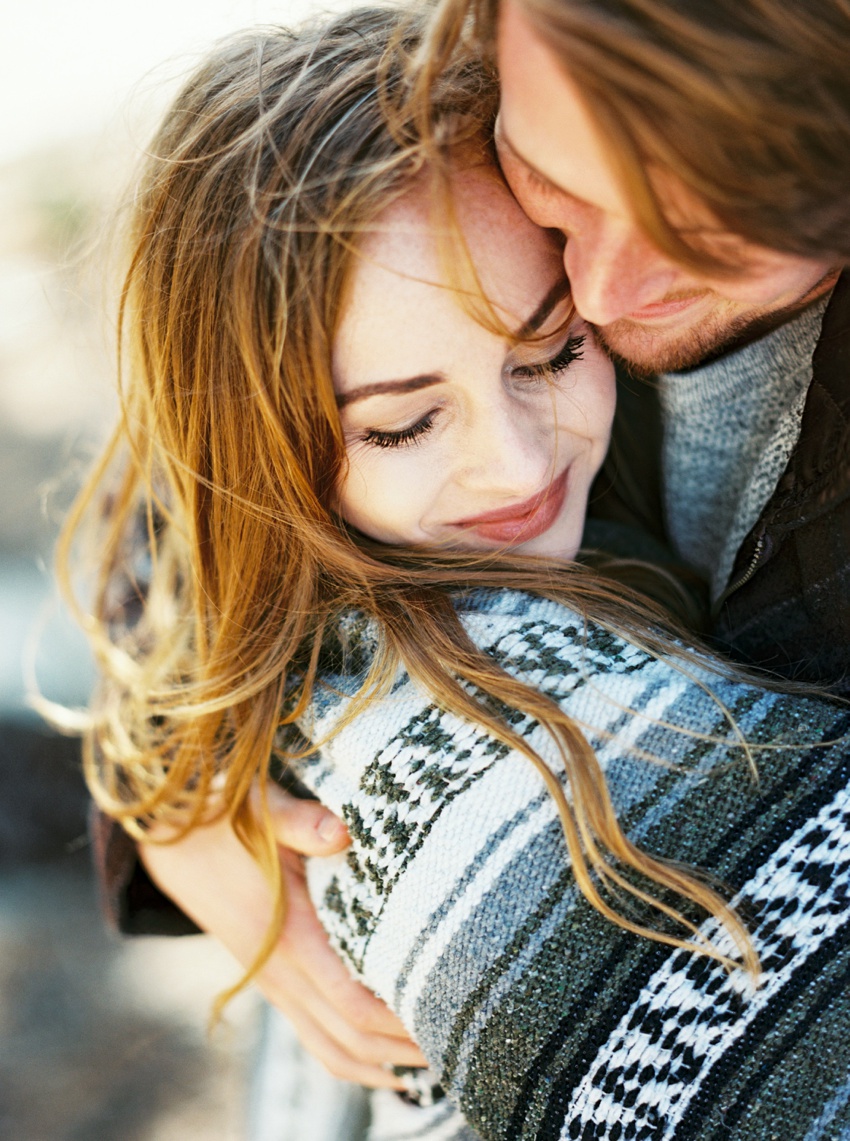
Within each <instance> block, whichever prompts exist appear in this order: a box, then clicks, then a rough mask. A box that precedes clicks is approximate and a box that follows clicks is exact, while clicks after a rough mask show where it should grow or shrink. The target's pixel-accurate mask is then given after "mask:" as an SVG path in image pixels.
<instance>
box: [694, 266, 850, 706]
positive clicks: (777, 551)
mask: <svg viewBox="0 0 850 1141" xmlns="http://www.w3.org/2000/svg"><path fill="white" fill-rule="evenodd" d="M813 365H814V372H813V378H812V383H811V387H810V388H809V392H808V396H807V397H806V404H805V408H804V411H803V421H802V426H801V431H800V438H799V441H798V443H797V446H796V448H795V449H794V451H793V453H792V455H791V458H790V460H789V461H788V466H787V468H786V469H785V473H784V474H783V476H782V478H781V479H780V481H779V484H778V486H777V489H776V491H775V493H774V495H773V497H772V498H771V500H770V502H769V503H768V504H767V506H766V507H765V508H764V510H763V511H762V513H761V517H760V518H759V520H758V522H757V524H756V526H755V527H754V528H753V530H752V532H751V533H750V535H749V536H748V537H747V539H746V540H745V542H744V543H743V545H742V547H741V549H740V551H739V552H738V557H737V559H736V561H735V566H734V569H733V572H732V576H731V578H730V586H729V587H728V588H727V590H726V593H725V595H724V596H723V597H722V598H721V600H720V604H719V605H718V607H717V608H716V613H715V616H714V634H715V636H716V638H717V641H718V644H719V645H720V646H722V647H723V648H724V649H726V650H727V651H728V652H730V653H731V655H732V656H733V657H734V658H736V659H737V660H739V661H744V662H747V663H751V664H754V665H758V666H761V667H763V668H765V669H769V670H772V671H775V672H776V673H779V674H781V675H782V676H783V677H790V678H796V679H800V680H805V681H813V682H819V683H821V684H823V685H827V686H829V687H830V688H832V689H834V690H835V691H836V692H839V693H841V694H843V695H845V696H847V695H850V271H845V273H844V274H843V275H842V276H841V278H840V279H839V281H838V284H837V285H836V287H835V290H834V291H833V295H832V298H831V300H830V303H829V306H828V308H827V310H826V314H825V316H824V323H823V329H822V331H821V336H820V339H819V341H818V345H817V348H816V350H815V355H814V360H813Z"/></svg>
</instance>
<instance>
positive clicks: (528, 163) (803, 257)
mask: <svg viewBox="0 0 850 1141" xmlns="http://www.w3.org/2000/svg"><path fill="white" fill-rule="evenodd" d="M468 6H469V5H468V0H444V3H443V4H442V5H441V6H440V7H439V8H438V9H437V11H436V13H435V35H434V37H433V43H434V44H435V45H441V50H442V49H443V48H445V46H446V45H447V44H448V45H449V46H451V43H452V40H453V39H454V40H455V41H456V40H458V39H459V37H460V31H461V26H462V21H463V18H464V16H465V15H466V14H467V13H466V9H467V7H468ZM474 15H475V17H476V21H475V24H474V29H475V31H474V36H475V37H477V39H475V41H474V43H473V50H478V49H479V47H480V46H481V45H483V47H484V49H485V50H488V49H489V48H491V47H492V48H493V49H494V54H495V58H496V60H497V63H498V67H499V73H500V80H501V84H502V105H501V112H500V116H499V120H498V124H497V130H496V140H497V146H498V149H499V155H500V159H501V162H502V164H503V168H504V170H505V174H506V176H507V178H508V180H509V182H510V184H511V186H512V189H513V190H514V192H515V194H516V195H517V197H518V199H519V200H520V202H521V204H522V205H523V206H524V208H525V209H526V211H527V212H528V213H529V215H530V216H531V217H532V218H533V219H534V220H535V221H537V222H539V223H541V224H543V225H546V226H550V227H553V228H555V229H558V230H560V231H561V232H562V233H563V234H564V236H565V239H566V242H565V251H564V260H565V265H566V268H567V271H568V273H569V276H570V279H571V282H572V287H573V293H574V297H575V301H576V305H577V307H578V309H579V312H580V313H581V314H582V316H584V317H585V318H586V319H587V320H588V321H589V322H591V323H592V324H593V325H594V326H595V327H596V329H597V330H598V333H599V335H600V336H601V337H602V339H603V340H604V342H605V343H606V345H607V346H608V348H609V350H610V351H611V352H612V353H613V354H614V355H615V356H617V357H618V358H619V359H620V360H621V361H622V362H623V363H624V364H625V365H626V366H627V367H628V368H629V369H630V370H631V371H632V372H637V373H641V374H654V373H657V374H660V376H661V380H660V388H659V392H660V397H661V400H660V415H661V418H662V429H663V441H664V442H663V454H662V479H663V492H664V501H665V504H664V506H665V511H666V526H667V529H668V531H669V538H670V540H671V541H672V543H673V545H674V546H675V547H676V549H677V551H678V553H679V554H680V555H681V556H682V557H683V558H685V559H686V560H687V561H689V562H690V563H691V564H692V565H693V566H694V567H695V568H696V569H697V570H698V571H700V572H701V573H702V574H703V575H705V576H706V577H707V578H709V579H710V582H711V590H712V596H713V600H714V603H715V614H716V618H715V632H716V635H717V637H718V638H719V639H720V640H721V641H723V642H724V643H725V644H727V645H728V646H730V647H731V648H732V649H733V650H734V651H735V652H736V653H737V654H738V655H739V656H741V657H744V658H746V659H749V660H754V661H757V662H759V663H761V664H763V665H766V666H771V667H773V668H777V669H782V670H784V671H785V672H786V673H791V674H793V675H795V676H797V675H802V676H807V677H811V678H817V679H819V680H821V681H824V682H826V683H829V684H840V682H841V679H842V677H843V675H844V673H845V671H847V669H848V666H850V608H848V606H847V605H846V602H845V598H846V591H847V587H848V586H850V558H848V541H850V514H848V510H850V509H848V507H847V504H848V491H850V463H848V458H850V438H848V431H847V425H848V424H849V423H850V407H848V406H847V401H848V400H850V395H848V392H847V391H846V390H847V389H848V388H850V386H848V384H847V379H846V378H847V371H848V367H850V312H848V310H850V303H848V300H847V292H848V290H847V284H846V281H845V278H846V275H845V278H842V277H841V272H842V268H843V266H844V265H846V264H847V263H848V262H850V193H848V187H850V12H848V9H847V5H846V2H845V0H808V3H802V2H800V0H794V2H793V3H792V0H770V2H769V3H756V2H754V0H716V2H715V3H711V4H709V3H706V2H705V0H525V2H523V3H519V2H517V0H503V2H502V3H501V4H497V3H495V0H491V2H490V3H487V4H482V5H481V6H480V8H478V9H476V11H475V12H474ZM434 50H435V51H436V48H435V49H434ZM446 50H447V49H446ZM813 375H814V382H813ZM651 391H652V390H650V389H646V390H645V392H644V393H643V394H642V395H639V397H638V403H640V404H642V405H643V404H648V403H650V401H649V397H648V395H647V394H648V393H651ZM649 411H650V413H651V411H652V410H651V409H650V410H649ZM650 466H651V465H650ZM649 478H650V475H649V473H648V475H647V479H649ZM638 482H640V481H639V480H638ZM627 506H629V505H627ZM651 522H652V523H653V525H654V526H655V527H656V529H657V530H658V531H659V533H660V529H661V527H662V523H663V522H664V521H663V520H661V519H660V518H658V519H655V520H654V521H651ZM275 804H276V807H275V812H276V818H277V820H278V822H279V837H280V841H281V844H282V846H283V847H284V848H288V849H292V850H294V851H295V852H303V853H307V854H329V853H330V852H333V851H337V850H339V849H340V848H342V847H344V846H345V843H346V836H345V832H344V829H343V828H342V826H341V825H340V824H339V822H338V821H336V820H335V818H333V817H332V816H330V814H329V813H327V812H326V811H325V810H324V809H323V808H322V807H321V806H320V805H317V804H313V803H309V802H300V801H296V800H294V799H292V798H290V797H288V796H287V795H286V794H284V793H279V794H277V793H276V795H275ZM101 839H102V841H103V845H102V853H101V863H102V865H103V866H106V867H108V869H109V875H108V877H107V878H108V879H109V881H110V884H111V886H112V893H113V904H114V906H115V907H117V900H118V898H119V896H120V895H121V889H122V887H123V886H124V885H126V883H127V882H128V879H129V877H130V865H131V861H132V859H133V858H134V854H133V853H130V852H128V850H127V847H126V845H123V846H122V842H121V841H120V839H118V838H117V837H116V835H115V833H114V832H109V831H108V830H104V831H103V832H102V834H101ZM142 856H143V860H144V863H145V865H146V867H147V869H148V872H149V873H150V876H151V878H152V879H153V880H155V881H156V882H157V883H159V884H160V885H161V886H162V887H163V888H164V889H165V890H167V892H168V894H169V895H170V896H171V897H172V898H173V899H174V900H176V901H177V903H179V904H180V905H181V907H182V908H183V911H184V912H185V913H186V914H187V915H189V916H190V917H191V918H192V919H193V920H194V921H195V922H196V923H197V924H198V925H199V926H201V927H204V928H206V929H209V930H211V931H213V932H215V933H216V934H217V935H218V937H219V938H221V939H222V941H223V942H224V943H225V944H226V945H227V946H229V947H230V949H231V950H232V951H233V952H234V954H236V956H237V958H239V959H240V960H241V961H242V962H243V963H246V964H247V963H249V962H250V961H251V959H252V957H253V954H254V952H255V950H256V948H257V946H258V945H259V942H260V940H261V938H262V934H263V932H264V930H265V925H266V920H267V916H268V914H269V911H268V906H269V905H268V898H267V893H266V889H265V885H264V883H263V881H262V877H261V876H260V874H259V873H258V871H257V870H256V868H255V867H254V865H253V863H252V861H251V860H250V858H249V857H248V856H247V855H246V853H245V852H244V850H243V849H242V848H241V846H240V845H239V844H238V842H237V841H236V840H235V838H234V837H233V836H232V834H229V833H228V831H227V829H226V827H225V826H223V825H219V826H215V828H213V829H207V830H201V831H198V832H196V833H193V834H192V835H191V836H190V837H189V838H188V839H187V840H186V841H185V842H184V843H183V844H181V845H180V846H175V847H170V848H164V847H151V848H149V849H147V850H145V851H144V852H143V853H142ZM110 864H111V867H110V866H109V865H110ZM285 867H286V874H287V880H288V884H289V888H290V900H291V907H290V913H289V918H288V921H287V926H286V929H285V932H284V935H283V937H282V938H281V940H280V942H279V945H278V948H277V950H276V951H275V953H274V955H273V956H272V958H271V959H270V960H269V962H268V963H267V965H266V966H265V967H264V968H263V971H262V972H261V974H260V977H259V980H258V981H259V984H260V986H261V988H262V989H263V990H264V992H265V994H266V995H267V997H268V998H269V999H270V1000H271V1001H272V1002H273V1003H275V1004H276V1005H278V1006H280V1007H281V1008H282V1009H283V1010H284V1011H285V1012H286V1013H287V1014H288V1015H289V1017H290V1018H291V1019H292V1021H293V1023H294V1025H295V1026H296V1028H297V1030H298V1033H299V1036H300V1037H301V1040H302V1042H303V1043H304V1045H305V1046H307V1048H308V1049H310V1050H312V1051H313V1052H314V1053H315V1054H316V1055H317V1056H318V1057H320V1058H321V1059H322V1060H323V1061H324V1062H325V1063H326V1064H327V1065H328V1066H329V1067H330V1068H331V1070H332V1071H333V1072H334V1073H335V1074H337V1075H338V1076H340V1077H343V1078H346V1079H348V1080H352V1081H357V1082H362V1083H364V1084H370V1085H390V1086H391V1085H396V1084H398V1083H397V1082H396V1080H395V1079H394V1078H393V1077H392V1075H391V1074H389V1073H388V1072H387V1069H386V1064H387V1063H398V1064H408V1065H410V1064H414V1065H415V1064H417V1063H419V1062H421V1061H422V1059H421V1056H420V1055H419V1053H418V1051H417V1050H416V1048H415V1047H413V1046H412V1044H410V1043H409V1042H408V1041H407V1040H406V1038H405V1035H404V1031H403V1029H402V1027H401V1025H400V1023H398V1022H397V1020H396V1019H395V1018H394V1016H393V1015H391V1014H390V1013H389V1012H388V1011H387V1010H386V1008H385V1007H384V1006H383V1004H381V1003H379V1001H378V1000H377V999H375V998H374V997H373V996H370V995H368V994H367V992H365V991H364V990H363V989H362V988H360V987H359V986H357V985H356V984H354V983H353V982H352V981H351V979H350V978H349V977H348V975H347V972H346V971H345V969H344V968H343V967H342V965H341V964H340V963H339V962H338V961H337V960H336V958H335V956H333V954H332V953H331V952H330V950H329V948H328V946H327V942H326V940H325V937H324V934H323V932H322V931H321V928H320V927H319V926H318V923H317V921H316V918H315V915H314V914H313V912H312V909H311V907H310V905H309V900H308V898H307V896H306V893H305V891H304V887H303V877H302V876H301V873H300V868H299V866H298V861H297V859H296V858H293V857H292V855H291V853H289V854H285ZM123 901H124V904H125V906H126V908H127V910H126V913H125V916H124V925H125V927H126V928H128V929H133V928H134V927H135V929H140V928H143V929H147V930H151V929H158V930H174V929H176V925H177V924H178V922H179V921H178V920H176V919H174V918H173V916H171V913H170V912H168V910H167V909H166V908H165V905H164V902H163V897H162V896H161V895H159V894H158V893H157V892H156V891H155V890H154V888H153V885H152V884H151V883H150V882H149V881H147V880H146V879H145V878H144V877H138V876H137V877H136V879H135V880H133V881H132V882H131V887H130V891H129V893H125V894H124V895H123Z"/></svg>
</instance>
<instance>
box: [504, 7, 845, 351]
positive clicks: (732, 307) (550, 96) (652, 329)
mask: <svg viewBox="0 0 850 1141" xmlns="http://www.w3.org/2000/svg"><path fill="white" fill-rule="evenodd" d="M498 66H499V77H500V82H501V91H502V101H501V108H500V112H499V120H498V123H497V128H496V144H497V148H498V151H499V159H500V162H501V165H502V169H503V171H504V174H505V177H506V178H507V180H508V183H509V184H510V186H511V189H512V190H513V192H514V194H515V195H516V198H517V200H518V201H519V202H520V204H521V205H522V207H523V209H524V210H525V211H526V213H527V214H528V216H529V217H530V218H531V219H532V220H533V221H535V222H536V223H537V224H538V225H540V226H547V227H551V228H553V229H556V230H560V231H561V232H562V233H563V234H564V235H565V236H566V238H567V243H566V247H565V250H564V265H565V268H566V271H567V276H568V277H569V279H570V283H571V286H572V291H573V300H574V302H575V305H576V308H577V309H578V311H579V313H580V314H581V316H582V317H584V319H585V320H586V321H588V322H589V323H590V324H591V325H593V326H594V328H595V329H596V331H597V334H598V336H599V337H600V339H601V341H602V342H603V343H604V344H605V345H606V346H607V347H608V348H609V350H610V351H612V352H614V353H616V354H617V355H618V356H620V357H622V358H623V359H624V360H626V361H627V362H629V363H630V364H632V365H633V366H635V367H636V368H637V369H639V370H641V371H646V372H658V371H663V370H664V369H669V368H685V367H688V366H690V365H693V364H696V363H697V362H698V361H700V360H701V359H702V358H703V357H705V356H707V355H709V354H710V353H712V352H715V351H717V350H718V349H720V348H722V346H723V345H725V344H728V343H730V342H731V341H733V340H735V339H736V338H738V337H740V336H742V335H744V334H745V333H746V331H747V329H748V328H750V327H761V326H762V325H764V324H765V323H767V322H770V320H771V318H772V319H773V321H772V323H774V324H781V323H782V321H783V320H784V319H787V317H788V316H790V315H791V314H792V313H793V312H795V311H796V310H798V309H799V308H800V307H802V306H803V305H805V304H807V303H808V302H810V301H812V300H814V299H815V298H816V297H817V296H819V295H820V294H822V293H824V292H826V291H827V290H828V289H829V288H830V287H831V286H832V284H834V281H835V279H836V276H837V272H838V271H837V269H836V267H834V266H830V265H829V264H827V263H824V262H820V261H814V260H810V259H807V258H802V257H798V256H796V255H791V254H785V253H780V252H778V251H776V250H769V249H765V248H763V247H759V246H755V245H753V244H752V243H748V242H747V241H745V240H744V239H743V238H741V237H740V236H737V235H734V234H729V233H728V232H721V231H719V230H717V224H716V222H715V220H714V219H713V218H712V216H711V215H710V214H709V212H708V211H707V210H706V208H705V207H704V206H703V205H702V203H700V202H699V201H698V200H697V199H696V198H695V197H694V195H693V194H692V193H691V192H689V191H688V190H687V189H686V188H685V187H684V186H682V185H681V184H680V183H678V182H677V181H676V180H675V179H674V178H672V177H671V176H669V175H668V176H666V177H662V175H661V174H660V173H657V174H655V175H654V177H653V181H654V182H655V189H656V192H657V194H658V196H659V200H660V202H661V204H662V207H663V208H664V209H665V211H666V213H667V216H668V218H669V219H670V221H671V222H672V223H673V224H674V225H675V226H678V227H680V228H682V229H691V228H697V229H699V230H701V231H703V233H704V235H705V236H704V241H705V244H706V247H707V248H708V249H709V250H712V248H713V249H714V251H715V252H717V253H718V254H720V255H721V256H726V257H734V258H735V259H736V260H740V262H741V266H742V268H741V269H740V270H739V271H738V270H736V272H735V274H734V275H733V276H731V277H712V276H711V275H710V274H705V275H702V274H697V273H695V272H694V271H692V270H690V269H686V268H685V267H683V266H680V265H678V264H677V263H676V262H673V261H671V260H670V259H669V258H668V257H667V256H666V255H665V254H663V253H662V252H661V251H660V250H658V249H656V248H655V247H654V246H653V245H652V243H651V241H650V240H649V239H648V238H647V236H646V235H645V234H644V233H643V231H642V230H641V229H640V227H639V226H638V225H637V223H636V221H635V219H634V216H633V213H632V210H631V206H630V204H629V202H628V200H627V198H626V197H625V195H624V192H623V190H622V189H621V187H620V186H619V184H618V180H617V177H616V175H615V173H614V171H613V170H612V168H611V165H610V163H609V160H608V158H607V155H606V153H605V150H604V145H603V141H602V139H601V138H600V136H599V134H598V131H597V129H596V126H595V124H594V122H593V120H592V118H591V116H590V114H589V112H588V110H587V109H586V107H585V105H584V103H583V101H582V98H581V92H580V90H579V88H578V86H577V85H576V84H575V83H574V82H573V80H572V79H571V78H570V76H569V74H568V72H567V71H566V70H565V69H564V68H563V67H562V66H561V65H560V63H559V62H558V60H557V59H556V57H555V55H554V54H553V53H552V52H551V51H550V50H549V48H548V46H547V45H546V44H545V43H544V42H543V41H542V40H541V39H540V38H539V37H538V36H537V34H536V32H535V30H534V28H533V26H532V24H531V22H530V21H529V19H528V18H527V16H526V15H525V14H524V13H523V11H522V9H521V6H520V5H519V4H517V3H515V2H512V0H504V2H503V3H502V4H501V6H500V18H499V29H498ZM712 230H713V231H715V232H714V233H710V234H707V233H706V231H709V232H710V231H712Z"/></svg>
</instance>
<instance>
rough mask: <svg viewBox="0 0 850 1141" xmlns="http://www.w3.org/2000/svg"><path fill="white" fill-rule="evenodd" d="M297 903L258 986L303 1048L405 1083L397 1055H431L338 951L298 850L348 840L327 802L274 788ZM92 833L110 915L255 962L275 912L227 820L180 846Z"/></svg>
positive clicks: (338, 1072) (380, 1079)
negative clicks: (203, 939)
mask: <svg viewBox="0 0 850 1141" xmlns="http://www.w3.org/2000/svg"><path fill="white" fill-rule="evenodd" d="M269 798H270V803H271V807H272V811H273V816H274V821H275V827H276V833H277V835H278V837H279V839H280V843H281V867H282V870H283V873H284V879H285V884H286V890H287V897H288V901H289V906H288V913H287V918H286V922H285V925H284V928H283V930H282V932H281V936H280V939H279V940H278V943H277V945H276V947H275V949H274V951H273V953H272V955H271V957H270V958H269V960H268V962H267V963H266V964H265V966H264V967H263V969H262V970H261V971H260V973H259V974H258V975H257V977H256V980H255V981H256V985H257V986H258V987H259V989H260V991H261V992H262V993H263V995H264V996H265V997H266V998H267V999H268V1001H269V1002H271V1003H272V1004H273V1005H274V1006H276V1007H277V1008H278V1009H280V1010H281V1011H282V1012H283V1013H284V1014H286V1015H287V1017H288V1018H289V1019H290V1021H291V1022H292V1024H293V1026H294V1027H295V1029H296V1032H297V1033H298V1036H299V1038H300V1039H301V1042H302V1044H303V1045H304V1047H305V1048H306V1049H307V1050H309V1051H310V1052H311V1053H312V1054H313V1055H314V1056H316V1057H317V1058H318V1059H319V1060H320V1061H322V1062H323V1063H324V1064H325V1066H326V1067H327V1068H328V1069H329V1070H330V1072H331V1073H332V1074H334V1075H335V1076H336V1077H338V1078H342V1079H344V1080H346V1081H353V1082H359V1083H361V1084H362V1085H367V1086H373V1087H390V1088H402V1084H401V1083H400V1082H399V1081H398V1079H396V1078H395V1077H394V1076H393V1075H392V1074H391V1073H390V1072H388V1069H387V1068H386V1067H387V1066H388V1065H389V1064H392V1065H407V1066H416V1065H422V1064H423V1063H424V1058H423V1057H422V1055H421V1053H420V1051H419V1050H418V1048H417V1047H416V1046H415V1045H414V1044H413V1042H411V1041H410V1039H409V1038H408V1035H407V1033H406V1031H405V1030H404V1028H403V1027H402V1025H401V1023H400V1022H399V1020H398V1019H397V1018H396V1016H395V1015H394V1014H393V1013H392V1012H391V1011H390V1010H389V1009H388V1008H387V1006H386V1005H385V1004H384V1003H383V1002H381V1001H380V1000H379V999H377V998H375V996H374V995H373V994H371V993H370V992H369V991H368V990H366V988H365V987H364V986H363V985H362V984H360V983H359V982H357V981H355V980H354V978H353V977H352V975H351V972H350V971H349V969H348V968H347V967H346V966H345V965H344V964H343V963H342V961H341V960H340V958H339V957H338V955H337V954H336V953H335V952H334V951H333V950H332V949H331V947H330V945H329V943H328V938H327V935H326V934H325V932H324V929H323V928H322V927H321V925H320V924H319V921H318V919H317V917H316V913H315V910H314V908H313V906H312V903H311V902H310V899H309V897H308V895H307V892H306V888H305V882H304V872H303V866H302V861H301V857H300V856H299V854H298V853H304V854H312V855H327V854H329V853H331V852H335V851H339V850H340V849H342V848H344V847H346V846H347V844H348V836H347V833H346V831H345V828H344V826H342V825H341V824H340V822H339V821H338V820H337V818H336V817H334V816H333V815H332V814H331V813H329V812H327V811H326V810H325V809H324V808H322V806H321V805H319V804H316V803H315V802H312V801H305V800H298V799H297V798H295V797H293V796H291V795H289V794H288V793H286V792H283V791H282V790H280V789H277V788H272V789H270V792H269ZM93 837H94V844H95V856H96V862H97V864H98V866H99V871H100V880H101V887H102V893H103V895H104V900H105V904H106V909H107V913H108V915H109V916H110V917H111V918H112V920H113V922H116V923H119V924H120V925H121V926H122V927H123V929H124V930H129V931H133V932H143V931H147V932H151V933H161V934H163V933H164V934H181V933H186V932H189V931H193V930H203V931H207V932H209V933H210V934H212V935H214V936H215V937H216V938H217V939H218V940H219V942H221V943H222V944H223V945H224V946H225V947H227V949H228V950H229V951H230V952H231V953H232V954H233V956H234V957H235V958H236V960H237V962H238V963H239V964H240V965H241V966H242V967H243V968H245V969H247V968H248V967H249V966H250V965H251V963H252V962H253V959H254V956H255V954H256V952H257V950H258V948H259V947H260V945H261V943H262V941H263V938H264V936H265V934H266V931H267V928H268V923H269V921H270V918H271V914H272V906H271V898H270V894H269V890H268V887H267V885H266V882H265V880H264V878H263V876H262V874H261V873H260V871H259V869H258V867H257V865H256V864H255V862H254V860H253V859H252V857H251V856H250V855H249V854H248V853H247V852H246V850H245V849H244V848H243V846H242V844H241V843H240V842H239V840H238V839H237V837H236V836H235V834H234V833H233V831H232V829H231V828H230V826H229V824H228V822H227V821H220V822H217V823H216V824H213V825H210V826H208V827H205V828H198V829H195V830H194V831H193V832H191V833H190V834H189V835H188V836H187V837H186V838H185V839H184V840H181V841H180V842H179V843H176V844H145V845H140V846H139V848H138V849H136V846H135V845H134V844H133V842H132V841H131V840H130V839H129V837H127V836H126V834H124V833H123V832H122V831H120V829H119V828H118V826H117V825H115V824H114V822H111V821H108V820H107V819H106V818H104V817H99V818H98V819H96V820H95V822H94V827H93Z"/></svg>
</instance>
